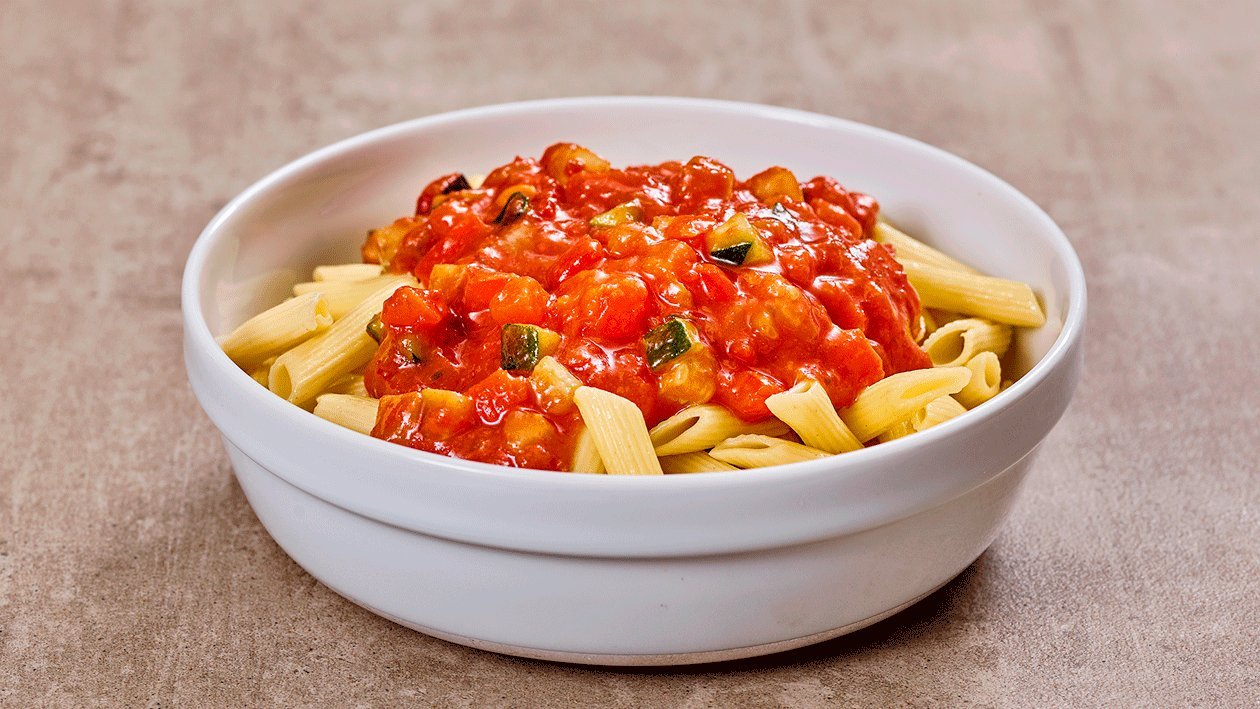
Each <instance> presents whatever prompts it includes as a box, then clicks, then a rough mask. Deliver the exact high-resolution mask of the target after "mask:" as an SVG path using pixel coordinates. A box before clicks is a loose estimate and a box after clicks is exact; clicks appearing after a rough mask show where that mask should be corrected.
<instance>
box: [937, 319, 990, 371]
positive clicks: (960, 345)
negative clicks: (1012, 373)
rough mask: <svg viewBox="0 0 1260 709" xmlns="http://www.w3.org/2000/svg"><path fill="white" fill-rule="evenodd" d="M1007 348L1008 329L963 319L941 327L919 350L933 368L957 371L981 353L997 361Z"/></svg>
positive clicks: (984, 321) (988, 322) (983, 321)
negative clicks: (991, 354) (956, 368)
mask: <svg viewBox="0 0 1260 709" xmlns="http://www.w3.org/2000/svg"><path fill="white" fill-rule="evenodd" d="M1010 345H1011V326H1010V325H1002V324H1000V323H995V322H991V321H989V320H985V319H983V318H963V319H961V320H954V321H953V322H948V323H945V324H944V325H942V326H940V327H939V328H937V329H936V331H935V332H933V333H932V334H931V335H929V336H928V338H927V340H925V341H924V342H923V350H924V351H925V352H927V354H928V357H931V358H932V364H933V365H935V366H937V367H958V366H962V365H964V364H966V363H967V362H969V361H970V360H971V358H972V357H975V356H976V355H977V354H980V353H981V352H992V353H994V354H996V355H997V356H998V357H1001V356H1002V355H1004V354H1006V350H1007V348H1009V347H1010Z"/></svg>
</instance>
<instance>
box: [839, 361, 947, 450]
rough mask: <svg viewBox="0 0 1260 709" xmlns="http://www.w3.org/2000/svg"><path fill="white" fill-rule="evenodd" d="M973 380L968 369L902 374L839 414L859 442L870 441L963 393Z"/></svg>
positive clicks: (875, 387) (874, 387) (868, 391)
mask: <svg viewBox="0 0 1260 709" xmlns="http://www.w3.org/2000/svg"><path fill="white" fill-rule="evenodd" d="M970 380H971V371H970V370H969V369H967V368H966V367H933V368H931V369H915V370H911V371H909V372H899V373H897V374H893V375H891V376H888V377H885V378H883V379H881V380H879V381H877V382H875V383H874V384H872V385H870V386H868V387H866V388H865V389H863V390H862V393H861V394H858V397H857V399H856V400H855V401H854V402H853V404H852V405H851V406H849V407H848V408H847V409H844V410H843V411H840V412H839V413H840V419H841V420H842V421H844V423H845V425H847V426H848V427H849V430H850V431H852V432H853V435H855V436H857V439H858V440H859V441H869V440H871V439H872V438H875V437H876V436H878V435H879V434H881V433H883V432H885V431H887V430H888V429H890V428H892V427H893V426H894V425H896V424H897V422H899V421H903V420H905V419H907V418H909V417H910V416H911V415H913V414H914V413H915V412H917V411H918V410H919V409H921V408H923V407H924V406H927V405H928V403H929V402H931V401H932V400H933V399H938V398H940V397H942V396H949V395H950V394H955V393H957V392H958V391H960V390H961V389H962V388H963V387H964V386H966V385H967V382H968V381H970Z"/></svg>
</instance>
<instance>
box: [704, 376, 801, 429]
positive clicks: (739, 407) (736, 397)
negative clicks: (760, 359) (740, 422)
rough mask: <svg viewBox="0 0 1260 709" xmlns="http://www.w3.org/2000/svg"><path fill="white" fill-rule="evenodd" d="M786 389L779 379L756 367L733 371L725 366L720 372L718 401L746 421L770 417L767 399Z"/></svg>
mask: <svg viewBox="0 0 1260 709" xmlns="http://www.w3.org/2000/svg"><path fill="white" fill-rule="evenodd" d="M786 390H787V387H785V386H783V384H782V383H780V382H779V381H778V380H777V379H775V378H774V377H772V376H770V375H769V374H766V373H765V372H759V371H757V370H755V369H743V370H739V371H732V370H730V369H726V368H724V369H722V371H721V372H720V373H719V374H718V389H717V399H718V401H720V402H721V403H722V404H723V405H725V406H726V408H728V409H730V410H731V412H733V413H734V414H735V415H736V416H738V417H740V418H741V419H744V420H745V421H760V420H762V419H765V418H769V416H770V409H768V408H766V399H767V398H768V397H770V396H773V395H774V394H778V393H779V392H781V391H786Z"/></svg>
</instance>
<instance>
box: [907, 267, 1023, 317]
mask: <svg viewBox="0 0 1260 709" xmlns="http://www.w3.org/2000/svg"><path fill="white" fill-rule="evenodd" d="M901 265H902V267H903V268H904V269H905V271H906V276H908V277H909V278H910V285H912V286H914V289H915V291H916V292H917V293H918V294H919V300H920V302H921V303H922V304H923V306H924V307H928V308H939V309H941V310H955V311H958V312H960V313H966V314H967V315H972V316H975V317H981V318H988V319H989V320H994V321H996V322H1000V323H1006V324H1007V325H1016V326H1019V327H1041V326H1042V325H1043V324H1045V322H1046V315H1045V313H1044V312H1042V310H1041V304H1040V303H1039V302H1037V296H1036V294H1034V293H1033V290H1032V287H1031V286H1029V285H1028V284H1027V283H1023V282H1020V281H1011V280H1007V279H1005V278H994V277H992V276H980V275H976V274H972V273H964V272H962V271H956V270H953V269H949V268H942V267H940V266H936V265H931V264H926V263H923V262H921V261H913V260H904V261H902V262H901Z"/></svg>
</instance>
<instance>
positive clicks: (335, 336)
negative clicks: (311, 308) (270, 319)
mask: <svg viewBox="0 0 1260 709" xmlns="http://www.w3.org/2000/svg"><path fill="white" fill-rule="evenodd" d="M397 289H398V284H397V283H389V284H386V285H384V286H381V287H380V288H378V289H377V290H375V291H373V292H372V293H371V294H370V295H368V296H367V297H366V298H364V299H363V302H361V303H359V305H358V307H356V308H355V309H354V310H351V311H350V312H348V313H346V315H345V317H343V318H341V319H340V320H338V321H336V322H334V323H333V325H332V327H330V328H328V330H326V331H325V332H323V333H321V334H320V335H318V336H316V337H313V338H311V339H309V340H307V341H306V342H303V343H302V344H300V345H298V346H297V347H294V348H293V349H291V350H289V351H288V352H285V353H284V354H282V355H280V356H279V357H277V358H276V362H275V364H273V365H271V372H270V374H269V376H268V382H267V385H268V387H270V389H271V390H272V391H273V392H275V393H276V394H278V395H279V396H281V397H283V398H285V399H288V400H289V401H291V402H293V403H294V404H297V405H298V406H306V405H307V404H309V403H310V402H311V401H313V400H314V399H315V396H316V395H318V394H320V393H322V392H323V391H325V390H326V389H327V388H328V386H329V385H330V384H332V383H333V382H335V381H336V380H337V379H339V378H341V377H343V376H345V375H347V374H350V373H351V372H354V371H356V370H358V369H359V368H360V367H362V366H364V365H365V364H367V363H368V360H370V359H371V358H372V353H373V352H375V351H376V346H377V345H376V340H373V339H372V338H371V337H369V336H368V334H367V324H368V322H369V321H371V319H372V318H373V317H374V316H375V315H376V314H377V313H379V312H380V311H381V304H382V303H384V302H385V300H386V299H387V298H389V296H391V295H393V293H394V291H395V290H397Z"/></svg>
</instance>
